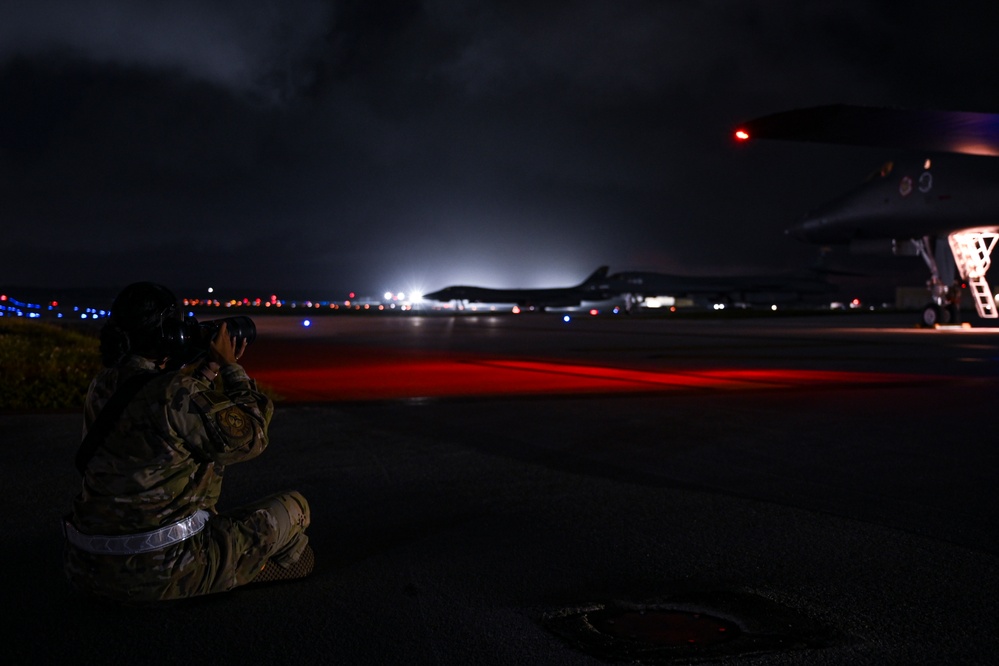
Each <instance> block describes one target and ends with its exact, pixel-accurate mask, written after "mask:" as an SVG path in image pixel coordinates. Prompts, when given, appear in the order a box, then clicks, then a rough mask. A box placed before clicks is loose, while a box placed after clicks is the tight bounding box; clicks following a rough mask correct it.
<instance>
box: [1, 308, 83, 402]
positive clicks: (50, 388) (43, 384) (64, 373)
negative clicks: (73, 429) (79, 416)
mask: <svg viewBox="0 0 999 666" xmlns="http://www.w3.org/2000/svg"><path fill="white" fill-rule="evenodd" d="M99 347H100V343H99V342H98V340H97V338H95V337H93V336H90V335H85V334H83V333H79V332H76V331H72V330H68V329H66V328H62V327H59V326H56V325H53V324H43V323H39V322H34V321H28V320H24V319H15V318H11V317H3V318H0V410H5V411H9V410H25V409H27V410H48V409H82V408H83V402H84V399H85V398H86V395H87V387H88V386H89V385H90V380H91V379H92V378H93V376H94V375H95V374H97V371H98V370H100V368H101V360H100V352H99Z"/></svg>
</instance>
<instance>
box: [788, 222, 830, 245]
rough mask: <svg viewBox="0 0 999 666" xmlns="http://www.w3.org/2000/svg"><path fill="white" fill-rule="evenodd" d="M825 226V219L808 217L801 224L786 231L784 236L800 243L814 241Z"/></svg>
mask: <svg viewBox="0 0 999 666" xmlns="http://www.w3.org/2000/svg"><path fill="white" fill-rule="evenodd" d="M823 226H825V220H824V219H823V218H815V217H811V216H808V215H806V216H805V217H804V218H802V220H801V221H800V222H798V223H797V224H795V225H793V226H790V227H788V228H787V229H785V230H784V234H785V235H787V236H790V237H791V238H794V239H795V240H799V241H804V242H808V241H813V240H815V236H816V235H817V234H818V233H819V232H820V231H821V229H822V227H823Z"/></svg>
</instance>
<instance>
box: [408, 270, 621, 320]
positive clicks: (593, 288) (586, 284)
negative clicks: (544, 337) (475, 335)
mask: <svg viewBox="0 0 999 666" xmlns="http://www.w3.org/2000/svg"><path fill="white" fill-rule="evenodd" d="M607 270H608V267H607V266H601V267H600V268H598V269H597V270H595V271H594V272H593V273H592V274H591V275H590V276H589V277H588V278H586V279H585V280H583V281H582V282H581V283H579V284H577V285H576V286H574V287H550V288H543V289H491V288H489V287H469V286H463V285H455V286H451V287H445V288H443V289H440V290H439V291H434V292H431V293H429V294H424V295H423V298H424V299H426V300H433V301H440V302H444V303H446V302H450V301H456V302H458V303H514V304H516V305H517V306H518V307H519V308H522V309H526V310H539V311H543V310H544V309H545V308H556V307H573V306H576V305H579V304H580V303H582V302H583V301H584V300H606V299H607V298H609V297H610V295H609V294H608V293H607V292H606V287H605V286H604V285H603V284H602V281H603V280H605V279H606V277H607Z"/></svg>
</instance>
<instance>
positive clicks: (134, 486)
mask: <svg viewBox="0 0 999 666" xmlns="http://www.w3.org/2000/svg"><path fill="white" fill-rule="evenodd" d="M154 371H156V368H155V367H154V365H153V363H152V362H151V361H148V360H147V359H143V358H141V357H139V356H131V357H129V359H128V360H127V362H126V363H125V364H123V365H122V366H119V367H116V368H109V369H105V370H103V371H101V372H100V373H99V374H98V375H97V377H96V378H95V379H94V381H93V382H92V384H91V386H90V391H89V393H88V395H87V402H86V407H85V413H84V422H85V428H89V427H91V426H92V425H93V423H94V420H95V419H96V417H97V414H98V413H99V412H100V410H101V408H103V406H104V405H105V403H106V402H107V400H108V399H109V398H110V396H111V395H112V394H113V393H114V390H115V387H116V386H118V385H119V383H122V382H124V381H126V380H127V379H128V378H129V377H130V376H132V375H134V374H136V373H138V372H154ZM219 374H220V379H221V390H217V389H216V388H215V385H213V382H212V381H211V379H210V376H211V372H210V371H209V370H208V369H207V368H206V367H205V365H204V364H203V363H202V364H200V365H197V366H195V367H193V368H192V369H185V370H182V371H179V372H164V373H162V374H160V376H157V377H155V378H153V379H152V380H151V381H149V382H148V383H147V384H146V385H145V386H143V387H142V388H141V389H140V390H139V392H138V393H137V394H136V395H135V397H134V398H133V399H132V400H131V402H130V403H129V404H128V405H127V406H126V407H125V410H124V411H123V412H122V415H121V417H120V418H119V419H118V421H117V423H116V424H115V425H114V426H112V429H111V431H110V434H109V435H108V436H107V439H106V440H105V441H104V443H103V445H102V446H100V447H99V448H98V449H97V453H96V454H95V455H94V458H93V459H92V461H91V462H90V465H89V466H88V468H87V471H86V474H85V476H84V479H83V488H82V491H81V493H80V494H79V495H78V496H77V497H76V499H75V500H74V502H73V511H72V514H71V516H70V518H69V522H70V523H71V525H72V527H71V528H68V529H72V528H75V529H76V530H78V531H79V532H80V533H82V534H85V535H123V534H136V533H145V532H149V531H151V530H156V529H157V528H161V527H163V526H166V525H170V524H172V523H176V522H178V521H180V520H182V519H185V518H189V517H191V516H192V514H195V512H197V511H198V510H206V511H208V512H209V513H210V514H211V515H210V516H209V517H208V520H207V524H205V526H204V528H203V529H201V531H199V532H197V533H196V534H194V535H193V536H190V537H189V538H186V539H184V540H182V541H179V542H177V543H174V544H171V545H168V546H166V547H165V548H161V549H158V550H153V551H151V552H139V553H131V554H108V553H100V554H97V553H93V552H88V551H87V550H84V549H81V548H78V547H76V546H74V545H73V544H71V543H69V542H67V544H66V551H65V560H64V562H65V569H66V575H67V576H68V577H69V579H70V581H71V583H72V584H73V585H74V586H75V587H76V588H77V589H79V590H81V591H83V592H86V593H90V594H94V595H96V596H99V597H104V598H109V599H113V600H117V601H124V602H135V603H142V602H149V601H156V600H163V599H178V598H183V597H192V596H196V595H202V594H210V593H214V592H222V591H225V590H230V589H232V588H234V587H237V586H239V585H244V584H246V583H249V582H251V581H252V580H253V579H254V578H255V577H256V576H257V574H258V573H259V572H260V570H261V568H262V567H263V566H264V564H265V563H266V562H267V561H268V560H271V561H273V562H276V563H279V564H290V563H293V562H296V561H297V560H298V558H299V557H300V556H301V555H302V553H303V552H304V551H305V549H306V545H307V543H308V537H307V536H306V535H305V529H306V528H307V527H308V526H309V505H308V503H307V502H306V501H305V498H304V497H302V495H300V494H299V493H298V492H295V491H290V492H285V493H279V494H275V495H271V496H269V497H266V498H264V499H262V500H260V501H257V502H254V503H253V504H251V505H248V506H244V507H241V508H239V509H235V510H233V511H227V512H223V513H218V512H217V511H216V509H215V505H216V502H217V501H218V498H219V492H220V490H221V485H222V472H223V469H224V468H225V466H226V465H229V464H233V463H238V462H243V461H244V460H250V459H252V458H255V457H256V456H258V455H260V453H261V452H263V450H264V449H265V448H266V447H267V443H268V440H267V428H268V425H269V423H270V420H271V416H272V414H273V410H274V407H273V403H272V402H271V401H270V399H269V398H267V397H266V396H265V395H263V394H261V393H259V392H258V391H257V390H256V386H255V385H254V383H253V381H252V380H251V379H249V377H247V376H246V372H245V371H244V370H243V368H242V367H241V366H239V365H235V364H234V365H228V366H225V367H223V368H222V369H221V372H220V373H219ZM269 566H273V564H271V565H269Z"/></svg>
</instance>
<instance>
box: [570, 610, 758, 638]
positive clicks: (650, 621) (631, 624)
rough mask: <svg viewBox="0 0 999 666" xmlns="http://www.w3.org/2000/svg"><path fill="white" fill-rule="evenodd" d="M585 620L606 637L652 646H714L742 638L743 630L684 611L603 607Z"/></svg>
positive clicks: (708, 616) (716, 619)
mask: <svg viewBox="0 0 999 666" xmlns="http://www.w3.org/2000/svg"><path fill="white" fill-rule="evenodd" d="M585 617H586V621H587V622H588V623H589V624H590V626H592V627H593V628H594V629H596V630H597V631H599V632H600V633H602V634H605V635H608V636H614V637H617V638H624V639H627V640H632V641H640V642H643V643H649V644H652V645H663V646H677V647H679V646H684V645H688V646H689V645H710V644H714V643H721V642H724V641H728V640H732V639H734V638H736V637H737V636H738V635H739V627H738V626H737V625H736V624H734V623H733V622H729V621H727V620H723V619H721V618H717V617H712V616H711V615H706V614H704V613H692V612H687V611H683V610H672V609H649V610H631V611H628V610H617V609H610V608H601V609H598V610H594V611H590V612H588V613H586V616H585Z"/></svg>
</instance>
